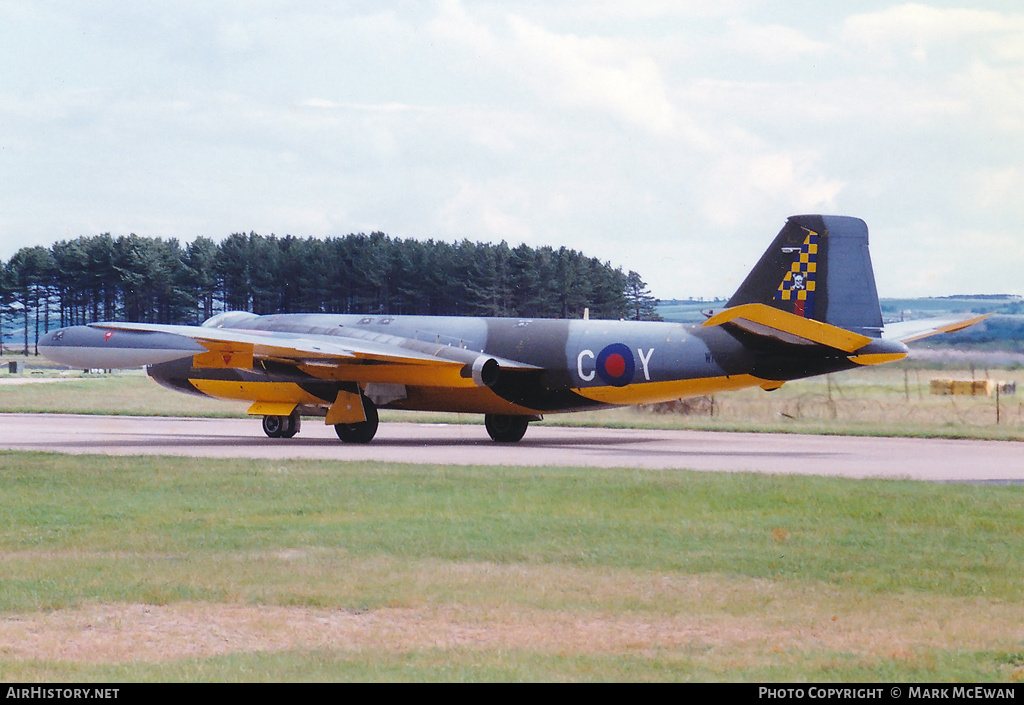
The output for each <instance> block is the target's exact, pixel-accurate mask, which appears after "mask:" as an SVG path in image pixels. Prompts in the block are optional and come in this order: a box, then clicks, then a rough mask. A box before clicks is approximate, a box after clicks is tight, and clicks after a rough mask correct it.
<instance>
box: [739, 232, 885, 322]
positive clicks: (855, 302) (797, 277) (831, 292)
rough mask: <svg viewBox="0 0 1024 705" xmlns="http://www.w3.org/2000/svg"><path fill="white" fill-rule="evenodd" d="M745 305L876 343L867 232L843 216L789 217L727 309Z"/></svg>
mask: <svg viewBox="0 0 1024 705" xmlns="http://www.w3.org/2000/svg"><path fill="white" fill-rule="evenodd" d="M750 303H759V304H766V305H768V306H771V307H773V308H777V309H780V310H782V311H785V312H787V313H792V314H795V315H797V316H800V317H802V318H807V319H810V320H815V321H820V322H822V323H828V324H830V325H833V326H838V327H840V328H845V329H846V330H851V331H855V332H857V333H860V334H862V335H867V336H870V337H879V335H880V331H881V328H882V311H881V307H880V306H879V305H878V291H877V289H876V288H875V275H874V272H873V270H872V268H871V257H870V255H869V254H868V226H867V225H866V224H865V223H864V221H863V220H860V219H859V218H850V217H847V216H835V215H795V216H792V217H791V218H789V220H788V221H786V225H785V226H784V227H783V228H782V230H781V231H780V232H779V234H778V236H776V238H775V240H774V242H772V244H771V246H770V247H769V248H768V250H767V251H766V252H765V253H764V255H762V256H761V259H760V261H758V263H757V265H755V267H754V268H753V269H752V270H751V272H750V274H749V275H748V276H747V278H746V279H745V280H744V281H743V284H741V285H740V288H739V289H738V290H737V291H736V293H735V294H734V295H733V297H732V298H731V299H730V300H729V304H728V306H729V307H730V308H731V307H733V306H739V305H742V304H750Z"/></svg>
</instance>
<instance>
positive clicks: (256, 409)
mask: <svg viewBox="0 0 1024 705" xmlns="http://www.w3.org/2000/svg"><path fill="white" fill-rule="evenodd" d="M295 407H296V405H295V404H292V403H290V402H267V401H258V402H256V403H254V404H253V405H252V406H250V407H249V410H248V411H247V412H245V413H247V414H249V416H289V415H291V413H292V412H293V411H295Z"/></svg>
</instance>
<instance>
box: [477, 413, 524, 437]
mask: <svg viewBox="0 0 1024 705" xmlns="http://www.w3.org/2000/svg"><path fill="white" fill-rule="evenodd" d="M529 425H530V418H529V417H528V416H503V415H501V414H487V415H486V416H484V427H485V428H486V429H487V435H489V436H490V437H491V440H492V441H494V442H495V443H518V442H519V441H520V440H521V439H522V437H523V435H524V434H525V433H526V427H527V426H529Z"/></svg>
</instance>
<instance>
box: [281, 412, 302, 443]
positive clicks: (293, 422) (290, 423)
mask: <svg viewBox="0 0 1024 705" xmlns="http://www.w3.org/2000/svg"><path fill="white" fill-rule="evenodd" d="M285 419H286V420H287V423H286V427H287V428H286V429H285V430H284V431H282V432H281V438H292V437H293V436H294V435H295V434H296V433H298V432H299V429H300V428H302V417H301V416H299V412H297V411H293V412H292V413H291V416H286V417H285Z"/></svg>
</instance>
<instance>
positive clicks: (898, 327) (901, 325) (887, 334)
mask: <svg viewBox="0 0 1024 705" xmlns="http://www.w3.org/2000/svg"><path fill="white" fill-rule="evenodd" d="M991 315H992V314H991V313H986V314H985V315H983V316H971V317H968V318H963V317H960V318H924V319H921V320H919V321H900V322H898V323H886V324H885V328H884V329H883V330H882V339H883V340H895V341H897V342H900V343H912V342H914V341H915V340H921V339H922V338H929V337H931V336H933V335H938V334H940V333H953V332H956V331H958V330H963V329H964V328H967V327H968V326H973V325H974V324H975V323H980V322H981V321H984V320H985V319H986V318H988V317H989V316H991Z"/></svg>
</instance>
